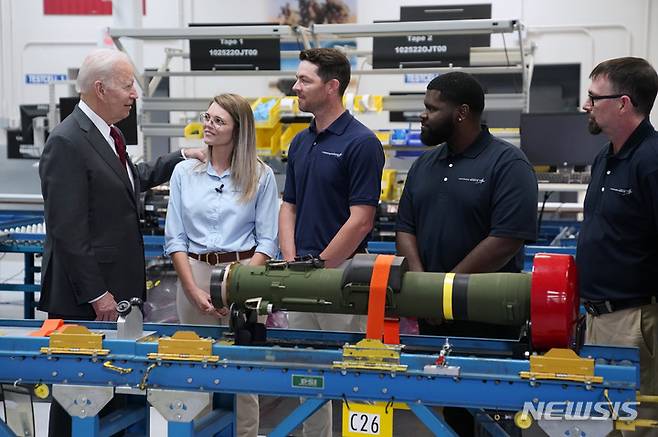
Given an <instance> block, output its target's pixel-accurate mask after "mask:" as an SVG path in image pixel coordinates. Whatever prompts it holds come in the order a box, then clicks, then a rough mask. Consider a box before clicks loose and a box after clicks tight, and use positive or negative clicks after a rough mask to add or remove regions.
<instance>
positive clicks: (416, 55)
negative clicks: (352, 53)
mask: <svg viewBox="0 0 658 437" xmlns="http://www.w3.org/2000/svg"><path fill="white" fill-rule="evenodd" d="M482 18H491V5H490V4H475V5H458V6H457V5H455V6H450V5H442V6H412V7H401V8H400V19H401V21H440V20H455V19H482ZM490 44H491V41H490V35H488V34H487V35H440V34H433V35H407V36H385V37H376V38H373V48H372V61H373V63H372V67H373V68H414V67H448V66H450V65H453V66H460V67H463V66H468V65H469V56H470V48H471V47H487V46H489V45H490Z"/></svg>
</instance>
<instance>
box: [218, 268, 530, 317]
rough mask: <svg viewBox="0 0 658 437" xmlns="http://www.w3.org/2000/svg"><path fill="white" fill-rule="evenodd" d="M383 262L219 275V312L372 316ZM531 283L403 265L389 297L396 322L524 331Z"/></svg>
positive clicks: (393, 274) (526, 278)
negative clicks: (247, 309) (373, 289)
mask: <svg viewBox="0 0 658 437" xmlns="http://www.w3.org/2000/svg"><path fill="white" fill-rule="evenodd" d="M375 258H376V255H356V256H355V257H354V258H353V259H352V260H351V261H350V262H349V263H348V264H347V265H346V266H345V267H344V269H325V268H321V262H318V260H310V261H306V262H298V263H287V262H282V261H273V262H270V263H268V264H267V265H265V266H259V267H251V266H245V265H241V264H239V263H235V264H231V265H229V266H227V267H226V268H223V269H218V270H216V271H215V272H213V275H212V279H211V296H212V299H213V304H214V305H215V306H216V307H221V306H230V305H231V304H235V305H237V306H238V307H244V306H249V305H251V307H252V308H255V309H257V310H258V311H259V313H261V314H263V313H267V312H271V311H276V310H288V311H300V312H318V313H338V314H367V313H368V299H369V293H370V279H371V276H372V270H373V265H374V261H375ZM530 289H531V275H530V274H526V273H486V274H470V275H468V274H451V273H447V274H446V273H425V272H410V271H408V268H407V262H406V260H405V259H404V258H402V257H395V258H394V261H393V263H392V265H391V268H390V274H389V277H388V287H387V290H386V305H385V312H386V315H387V316H389V317H397V316H403V317H420V318H429V317H432V318H435V319H442V320H465V321H473V322H484V323H493V324H499V325H511V326H520V325H522V324H524V323H525V322H526V321H527V320H529V318H530V296H531V293H530Z"/></svg>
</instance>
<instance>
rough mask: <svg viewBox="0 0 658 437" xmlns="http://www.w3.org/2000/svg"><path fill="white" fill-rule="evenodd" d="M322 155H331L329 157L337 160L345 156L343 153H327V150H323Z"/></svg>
mask: <svg viewBox="0 0 658 437" xmlns="http://www.w3.org/2000/svg"><path fill="white" fill-rule="evenodd" d="M322 153H324V154H325V155H329V156H335V157H336V158H340V157H341V156H343V154H342V153H336V152H327V151H325V150H323V151H322Z"/></svg>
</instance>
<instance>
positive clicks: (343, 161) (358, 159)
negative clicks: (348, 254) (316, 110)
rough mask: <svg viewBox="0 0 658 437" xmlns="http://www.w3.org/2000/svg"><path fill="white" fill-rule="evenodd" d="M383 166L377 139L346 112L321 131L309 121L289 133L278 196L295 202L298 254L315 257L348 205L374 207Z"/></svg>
mask: <svg viewBox="0 0 658 437" xmlns="http://www.w3.org/2000/svg"><path fill="white" fill-rule="evenodd" d="M383 168H384V151H383V149H382V144H381V143H380V141H379V139H377V137H376V136H375V134H374V133H373V132H372V131H371V130H370V129H368V128H367V127H366V126H364V125H363V124H362V123H360V122H359V121H358V120H357V119H355V118H354V117H352V115H350V113H349V112H347V111H345V112H344V113H343V114H342V115H341V116H340V117H338V118H337V119H336V120H335V121H334V122H333V123H332V124H331V125H330V126H329V127H328V128H326V129H325V130H324V131H322V132H319V133H318V132H317V130H316V127H315V120H313V121H312V122H311V125H310V126H309V128H308V129H305V130H303V131H302V132H300V133H299V134H297V136H295V138H294V139H293V140H292V143H291V144H290V149H289V150H288V166H287V169H286V184H285V189H284V191H283V200H284V201H285V202H288V203H292V204H294V205H295V206H296V211H297V214H296V220H295V246H296V248H297V255H298V256H304V255H309V254H310V255H314V256H317V255H319V254H320V252H322V251H323V250H324V249H325V247H327V245H329V242H330V241H331V240H332V239H333V238H334V236H335V235H336V233H338V230H339V229H340V228H341V227H342V226H343V224H345V222H346V221H347V219H348V218H349V216H350V206H353V205H372V206H377V204H378V203H379V195H380V190H381V178H382V169H383ZM366 241H367V238H366V239H365V240H364V241H363V242H362V243H361V245H360V247H359V249H363V248H365V244H366Z"/></svg>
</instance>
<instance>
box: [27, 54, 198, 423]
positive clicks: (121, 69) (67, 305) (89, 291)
mask: <svg viewBox="0 0 658 437" xmlns="http://www.w3.org/2000/svg"><path fill="white" fill-rule="evenodd" d="M133 74H134V72H133V67H132V64H131V62H130V60H129V59H128V57H127V56H126V55H125V54H123V53H121V52H119V51H116V50H108V49H101V50H96V51H94V52H92V53H91V54H89V55H88V56H87V57H86V58H85V60H84V62H83V64H82V66H81V67H80V71H79V74H78V87H79V89H80V103H79V104H78V106H77V107H76V108H75V110H74V111H73V113H72V114H71V115H70V116H68V117H67V118H66V119H65V120H64V121H62V122H61V123H60V124H59V125H58V126H56V127H55V128H54V129H53V131H52V132H51V133H50V136H49V137H48V141H47V142H46V146H45V148H44V151H43V155H42V156H41V161H40V162H39V175H40V177H41V192H42V194H43V199H44V208H45V219H46V225H47V231H46V243H45V248H44V256H43V263H42V264H43V266H42V278H41V299H40V302H39V309H41V310H42V311H47V312H48V315H49V317H50V318H63V319H75V320H94V319H95V320H105V321H114V320H116V318H117V312H116V303H117V302H119V301H121V300H125V299H130V298H131V297H140V298H142V299H145V298H146V278H145V265H144V243H143V240H142V236H141V234H140V231H139V208H138V202H139V199H138V194H139V193H140V192H141V191H145V190H147V189H149V188H151V187H154V186H156V185H159V184H161V183H163V182H166V181H167V180H169V177H170V176H171V173H172V171H173V169H174V166H175V165H176V164H177V163H178V162H180V161H182V160H183V159H184V158H185V157H186V156H187V157H195V158H199V159H205V155H204V154H203V151H202V149H188V150H187V151H185V153H184V152H183V151H177V152H174V153H170V154H168V155H166V156H163V157H160V158H158V159H156V160H155V161H153V162H148V163H140V164H136V165H135V164H133V163H132V161H131V160H130V157H128V156H127V154H126V145H125V140H124V137H123V135H122V134H121V132H120V131H119V130H118V129H117V128H116V127H115V126H113V124H114V123H117V122H119V121H120V120H122V119H124V118H126V117H127V116H128V113H129V112H130V109H131V107H132V105H134V104H135V100H136V99H137V92H136V90H135V87H134V78H133ZM58 409H59V410H60V411H59V412H58V413H55V416H57V415H59V416H60V418H61V417H62V414H61V413H64V416H63V419H65V422H66V419H68V415H67V414H66V413H65V412H63V410H61V407H59V406H58V405H57V406H55V404H53V408H52V410H58ZM52 410H51V411H52ZM55 422H59V420H58V419H55V420H53V414H52V412H51V424H50V425H51V426H50V427H51V430H50V431H51V433H50V434H51V435H55V434H56V435H66V434H67V432H66V430H65V429H62V428H60V426H61V425H64V426H66V425H67V423H61V424H59V423H55ZM68 426H69V427H70V421H68Z"/></svg>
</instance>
